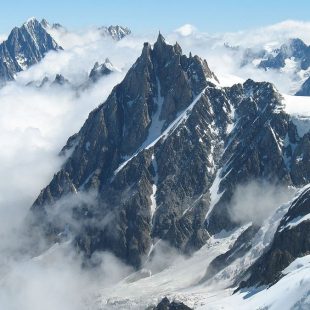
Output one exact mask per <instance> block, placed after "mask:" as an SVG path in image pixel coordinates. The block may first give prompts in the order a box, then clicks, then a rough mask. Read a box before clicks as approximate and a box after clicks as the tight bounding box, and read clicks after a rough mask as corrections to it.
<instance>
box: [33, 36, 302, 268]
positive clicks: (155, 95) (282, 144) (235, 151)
mask: <svg viewBox="0 0 310 310" xmlns="http://www.w3.org/2000/svg"><path fill="white" fill-rule="evenodd" d="M216 80H217V79H216V76H215V75H214V74H213V73H212V72H211V71H210V69H209V67H208V64H207V62H206V61H204V60H202V59H200V58H199V57H198V56H194V57H192V56H191V55H190V56H189V57H187V56H185V55H183V54H182V50H181V47H180V46H179V45H178V44H175V45H169V44H167V43H166V42H165V39H164V38H163V37H162V35H161V34H159V36H158V39H157V41H156V43H155V44H154V46H153V47H152V46H151V45H150V44H149V43H145V44H144V47H143V50H142V54H141V56H140V57H139V58H138V59H137V61H136V63H135V64H134V65H133V66H132V68H131V69H130V70H129V71H128V73H127V75H126V77H125V78H124V80H123V81H122V82H121V83H120V84H119V85H117V86H116V87H115V88H114V89H113V91H112V93H111V94H110V96H109V97H108V99H107V100H106V102H105V103H103V104H101V105H100V106H99V107H98V108H97V109H95V110H94V111H92V112H91V113H90V115H89V117H88V119H87V120H86V122H85V124H84V125H83V127H82V128H81V130H80V131H79V132H78V133H77V134H75V135H74V136H72V137H71V138H69V140H68V142H67V144H66V146H65V147H64V148H63V150H62V154H66V155H67V156H68V159H67V160H66V162H65V164H64V165H63V167H62V169H61V170H60V171H59V172H58V173H57V174H55V176H54V178H53V180H52V181H51V183H50V184H49V185H48V186H47V187H46V188H45V189H43V190H42V191H41V193H40V195H39V197H38V198H37V200H36V201H35V203H34V204H33V206H32V208H31V210H32V215H33V216H34V223H36V224H37V225H38V226H41V227H42V228H43V230H44V233H45V235H47V236H48V238H49V240H51V242H53V240H57V238H59V237H58V236H59V235H62V234H63V233H64V231H66V234H68V233H70V234H71V235H72V236H73V237H74V240H75V241H74V242H75V245H76V246H77V247H78V248H79V249H80V250H82V251H83V252H84V253H85V255H86V256H87V257H91V255H92V254H93V253H94V252H95V251H100V250H109V251H112V252H113V253H114V254H116V255H117V256H118V257H120V258H121V259H123V260H124V261H126V262H127V263H129V264H131V265H133V266H135V267H139V266H141V264H142V263H143V261H144V259H145V258H146V257H147V256H148V254H149V251H150V248H151V245H152V243H155V241H156V239H158V238H160V239H163V240H166V241H168V242H169V243H170V244H171V245H173V246H174V247H176V248H177V249H179V250H180V251H183V252H186V253H190V252H192V251H194V250H196V249H198V248H200V247H201V246H202V245H203V244H204V243H205V241H206V240H207V239H208V238H209V235H210V234H213V233H215V232H218V231H220V230H222V229H229V228H232V227H235V226H236V225H238V223H235V222H233V220H232V219H231V218H230V216H229V202H230V199H231V197H232V194H233V192H234V189H235V188H236V186H237V185H238V184H242V183H245V182H247V181H250V180H252V179H259V180H260V179H265V180H270V181H272V182H278V183H282V184H283V183H284V184H303V183H305V182H307V176H308V174H307V173H305V172H301V171H300V170H298V169H296V168H295V166H294V163H295V162H296V158H297V157H296V156H297V155H296V154H297V153H298V152H299V151H298V150H299V146H300V145H303V143H306V142H304V139H305V138H302V137H298V135H297V130H296V127H295V126H294V124H293V123H292V122H291V120H290V117H289V116H288V115H287V114H285V113H284V112H283V109H282V103H281V100H282V98H281V96H280V95H279V94H278V92H277V91H276V90H275V89H274V87H273V86H272V85H271V84H270V83H255V82H254V81H252V80H248V81H246V82H245V83H244V84H243V85H241V84H238V85H235V86H233V87H231V88H220V87H218V86H216V84H214V83H215V82H216ZM296 152H297V153H296ZM303 160H307V159H306V158H305V159H302V160H300V159H298V165H300V162H301V163H302V162H303ZM292 176H294V177H292ZM217 194H218V198H219V199H216V197H215V196H216V195H217Z"/></svg>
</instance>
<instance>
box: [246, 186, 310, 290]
mask: <svg viewBox="0 0 310 310" xmlns="http://www.w3.org/2000/svg"><path fill="white" fill-rule="evenodd" d="M309 253H310V188H309V186H307V187H306V188H305V189H304V190H303V191H302V193H301V194H300V195H299V196H298V197H297V198H296V199H295V200H294V201H293V202H292V204H291V206H290V208H289V209H288V212H287V213H286V215H285V216H284V217H283V218H282V220H281V222H280V224H279V227H278V229H277V231H276V233H275V236H274V239H273V242H272V244H271V246H270V248H269V249H268V250H267V251H266V252H265V253H264V254H263V255H262V256H261V257H260V258H259V259H258V260H257V261H256V262H255V263H254V265H253V266H251V268H250V269H249V270H248V271H247V273H246V275H250V276H249V278H248V280H246V281H243V282H242V283H241V285H240V287H241V288H242V287H248V286H254V285H256V286H260V285H271V284H273V283H275V282H276V281H278V280H279V279H280V278H281V277H282V276H283V274H282V271H283V270H284V269H285V268H286V267H287V266H288V265H289V264H290V263H292V262H293V261H294V260H295V259H296V258H298V257H301V256H304V255H308V254H309ZM246 275H245V276H246Z"/></svg>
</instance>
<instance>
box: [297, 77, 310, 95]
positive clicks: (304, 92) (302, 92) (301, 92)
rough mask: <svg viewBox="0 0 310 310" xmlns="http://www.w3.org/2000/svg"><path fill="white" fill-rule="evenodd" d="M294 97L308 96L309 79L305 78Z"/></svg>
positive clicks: (309, 89) (309, 93)
mask: <svg viewBox="0 0 310 310" xmlns="http://www.w3.org/2000/svg"><path fill="white" fill-rule="evenodd" d="M295 96H310V78H307V79H306V80H305V81H304V82H303V84H302V85H301V87H300V89H299V90H298V92H296V94H295Z"/></svg>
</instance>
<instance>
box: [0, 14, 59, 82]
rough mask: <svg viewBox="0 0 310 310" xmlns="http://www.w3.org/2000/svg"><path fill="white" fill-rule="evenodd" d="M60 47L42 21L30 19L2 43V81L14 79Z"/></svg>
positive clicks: (0, 60) (0, 57)
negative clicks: (16, 75)
mask: <svg viewBox="0 0 310 310" xmlns="http://www.w3.org/2000/svg"><path fill="white" fill-rule="evenodd" d="M60 49H62V48H61V47H60V46H59V45H58V44H57V43H56V42H55V41H54V40H53V38H52V37H51V36H50V35H49V34H48V33H47V32H46V30H45V29H44V28H43V26H42V25H41V23H40V22H38V21H37V20H36V19H34V18H32V19H30V20H28V21H27V22H26V23H24V24H23V25H22V26H21V27H20V28H17V27H15V28H14V29H13V30H12V31H11V33H10V35H9V37H8V39H7V40H6V41H4V42H2V43H1V44H0V81H2V82H5V81H10V80H14V76H15V74H16V73H18V72H20V71H23V70H25V69H27V68H28V67H30V66H32V65H34V64H36V63H38V62H39V61H40V60H41V59H42V58H43V57H44V56H45V54H46V53H47V52H49V51H51V50H54V51H57V50H60Z"/></svg>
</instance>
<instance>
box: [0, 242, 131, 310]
mask: <svg viewBox="0 0 310 310" xmlns="http://www.w3.org/2000/svg"><path fill="white" fill-rule="evenodd" d="M95 258H96V262H97V263H98V262H100V264H99V265H97V267H96V268H93V269H87V268H82V267H81V266H82V262H83V261H82V258H81V257H80V256H79V255H78V254H76V251H75V250H74V249H73V248H72V247H71V245H70V244H69V243H68V242H67V243H62V244H55V245H54V246H53V247H52V248H51V249H49V250H48V251H47V252H46V253H44V254H43V255H41V256H38V257H35V258H32V259H30V260H24V261H15V262H14V263H13V265H11V266H9V267H10V268H11V270H10V272H7V273H6V274H4V275H3V274H2V275H1V281H0V307H1V309H6V310H17V309H24V310H41V309H45V310H54V309H59V310H79V309H81V310H82V309H83V310H84V309H88V307H90V305H92V304H93V303H94V300H95V298H96V295H95V293H96V292H97V290H98V288H99V287H100V288H104V287H108V286H110V285H113V284H114V283H116V282H117V281H119V280H120V279H122V278H124V277H125V276H126V275H128V274H129V273H130V272H132V270H131V268H129V267H127V266H126V265H124V264H123V263H122V262H120V261H119V260H118V259H117V258H115V256H113V255H112V254H110V253H97V254H96V257H95Z"/></svg>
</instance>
